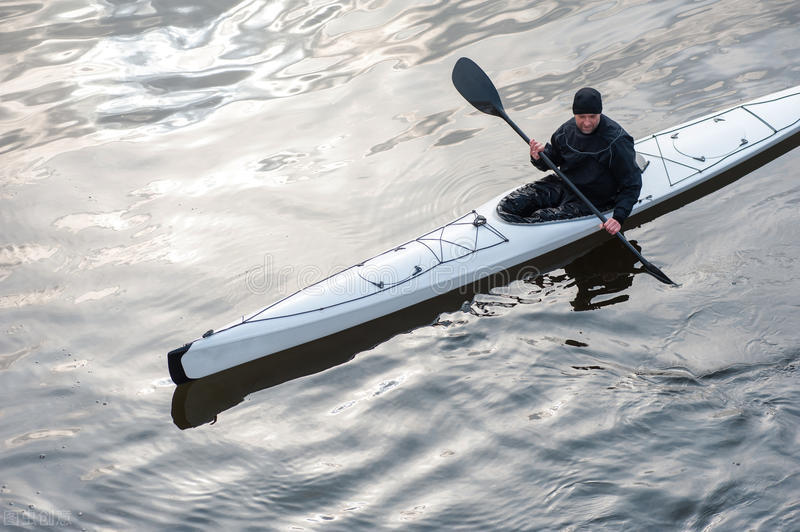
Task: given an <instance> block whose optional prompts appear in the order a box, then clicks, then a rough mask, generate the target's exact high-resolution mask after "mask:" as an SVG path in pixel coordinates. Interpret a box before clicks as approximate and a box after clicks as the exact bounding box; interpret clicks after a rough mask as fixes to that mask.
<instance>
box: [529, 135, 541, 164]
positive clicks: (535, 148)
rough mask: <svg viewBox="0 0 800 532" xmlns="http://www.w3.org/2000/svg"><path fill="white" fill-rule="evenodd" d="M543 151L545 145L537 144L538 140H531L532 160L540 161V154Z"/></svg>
mask: <svg viewBox="0 0 800 532" xmlns="http://www.w3.org/2000/svg"><path fill="white" fill-rule="evenodd" d="M542 151H544V144H542V143H541V142H537V141H536V139H531V158H532V159H533V160H535V161H538V160H539V153H540V152H542Z"/></svg>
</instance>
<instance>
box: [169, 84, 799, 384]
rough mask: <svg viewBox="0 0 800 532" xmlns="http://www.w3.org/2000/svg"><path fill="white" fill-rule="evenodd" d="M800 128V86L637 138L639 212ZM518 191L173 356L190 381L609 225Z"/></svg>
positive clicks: (175, 367)
mask: <svg viewBox="0 0 800 532" xmlns="http://www.w3.org/2000/svg"><path fill="white" fill-rule="evenodd" d="M798 133H800V86H798V87H794V88H791V89H787V90H784V91H781V92H777V93H774V94H770V95H768V96H764V97H762V98H758V99H756V100H753V101H751V102H749V103H746V104H742V105H737V106H736V107H733V108H730V109H727V110H725V111H721V112H717V113H714V114H710V115H707V116H704V117H702V118H699V119H696V120H692V121H690V122H687V123H685V124H682V125H680V126H677V127H674V128H671V129H668V130H664V131H662V132H660V133H656V134H654V135H651V136H649V137H646V138H643V139H641V140H638V141H636V143H635V147H636V152H637V154H638V156H637V160H638V161H639V163H640V166H641V167H643V168H644V171H643V173H642V191H641V194H640V197H639V201H638V203H637V204H636V205H635V206H634V208H633V211H632V213H631V216H634V215H636V214H638V213H642V212H644V211H646V210H647V209H651V208H652V207H654V206H655V205H658V204H660V203H662V202H665V201H666V200H668V199H670V198H672V197H674V196H676V195H678V194H681V193H684V192H686V191H687V190H689V189H691V188H693V187H696V186H697V185H700V184H701V183H705V182H708V181H709V180H710V179H712V178H714V177H717V176H720V175H721V174H722V173H724V172H726V171H727V170H730V169H732V168H734V167H736V166H739V165H741V164H742V163H743V162H745V161H747V160H749V159H751V158H752V157H754V156H755V155H757V154H759V153H761V152H763V151H764V150H766V149H768V148H770V147H771V146H774V145H775V144H778V143H780V142H781V141H783V140H786V139H788V138H789V137H792V136H793V135H795V134H798ZM509 192H510V191H506V192H504V193H503V194H500V195H498V196H497V197H495V198H492V199H491V200H489V201H487V202H486V203H484V204H483V205H481V206H480V207H478V208H477V209H475V210H474V211H472V212H469V213H467V214H465V215H464V216H462V217H460V218H458V219H456V220H454V221H452V222H450V223H448V224H447V225H444V226H442V227H439V228H437V229H435V230H433V231H431V232H429V233H426V234H424V235H422V236H420V237H419V238H416V239H414V240H411V241H409V242H406V243H404V244H402V245H400V246H396V247H393V248H391V249H389V250H387V251H385V252H384V253H382V254H380V255H378V256H376V257H373V258H371V259H368V260H365V261H364V262H361V263H359V264H356V265H354V266H352V267H350V268H348V269H346V270H343V271H341V272H339V273H337V274H335V275H332V276H331V277H328V278H327V279H324V280H322V281H320V282H317V283H315V284H313V285H311V286H308V287H306V288H304V289H302V290H300V291H298V292H295V293H294V294H292V295H290V296H288V297H286V298H284V299H281V300H280V301H277V302H275V303H273V304H271V305H269V306H267V307H264V308H263V309H261V310H259V311H258V312H256V313H254V314H252V315H250V316H248V317H245V318H243V319H242V320H240V321H237V322H235V323H232V324H230V325H227V326H226V327H224V328H222V329H220V330H217V331H214V332H212V331H209V332H208V333H206V334H205V335H203V337H202V338H199V339H197V340H194V341H193V342H191V343H188V344H186V345H184V346H183V347H181V348H179V349H175V350H174V351H171V352H170V353H169V354H168V355H167V359H168V366H169V372H170V376H171V377H172V380H173V381H174V382H175V383H177V384H180V383H182V382H187V381H190V380H193V379H199V378H202V377H205V376H208V375H211V374H214V373H217V372H220V371H223V370H226V369H229V368H232V367H235V366H238V365H240V364H243V363H245V362H249V361H251V360H255V359H258V358H261V357H263V356H267V355H270V354H274V353H277V352H280V351H283V350H286V349H289V348H291V347H295V346H298V345H301V344H304V343H307V342H310V341H312V340H316V339H319V338H323V337H326V336H328V335H331V334H334V333H337V332H339V331H343V330H345V329H348V328H351V327H354V326H357V325H360V324H363V323H365V322H368V321H370V320H374V319H376V318H380V317H382V316H385V315H387V314H390V313H393V312H396V311H398V310H401V309H404V308H406V307H409V306H412V305H414V304H417V303H420V302H422V301H426V300H428V299H431V298H434V297H436V296H439V295H442V294H444V293H447V292H449V291H452V290H455V289H458V288H460V287H463V286H466V285H470V284H471V283H475V282H477V281H479V280H481V279H483V278H485V277H488V276H490V275H493V274H496V273H498V272H501V271H503V270H506V269H508V268H512V267H514V266H516V265H519V264H521V263H523V262H526V261H529V260H531V259H533V258H536V257H539V256H541V255H544V254H546V253H548V252H551V251H554V250H556V249H558V248H562V247H564V246H566V245H568V244H570V243H572V242H575V241H577V240H579V239H582V238H584V237H586V236H588V235H590V234H592V233H594V232H597V231H600V230H601V229H599V226H598V220H597V219H596V218H595V217H593V216H591V217H589V216H587V217H582V218H576V219H570V220H563V221H556V222H548V223H538V224H514V223H509V222H506V221H505V220H503V219H502V218H500V217H499V216H498V214H497V211H496V207H497V203H498V202H499V201H500V199H502V198H503V197H505V196H506V195H507V194H508V193H509Z"/></svg>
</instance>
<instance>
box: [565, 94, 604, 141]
mask: <svg viewBox="0 0 800 532" xmlns="http://www.w3.org/2000/svg"><path fill="white" fill-rule="evenodd" d="M572 112H573V114H574V115H575V125H577V126H578V129H579V130H580V131H581V133H584V134H586V135H588V134H590V133H592V132H593V131H594V130H595V129H597V126H598V125H599V124H600V113H602V112H603V99H602V98H601V97H600V93H599V92H597V91H596V90H595V89H593V88H591V87H584V88H582V89H581V90H579V91H578V92H576V93H575V99H574V100H573V101H572Z"/></svg>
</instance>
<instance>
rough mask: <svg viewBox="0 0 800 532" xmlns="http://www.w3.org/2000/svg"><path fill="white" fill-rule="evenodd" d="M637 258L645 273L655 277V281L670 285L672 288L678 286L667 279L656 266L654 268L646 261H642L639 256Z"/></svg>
mask: <svg viewBox="0 0 800 532" xmlns="http://www.w3.org/2000/svg"><path fill="white" fill-rule="evenodd" d="M639 258H640V260H641V262H642V266H644V269H645V271H647V273H649V274H650V275H652V276H653V277H655V278H656V279H658V280H659V281H661V282H662V283H664V284H671V285H673V286H678V284H677V283H676V282H675V281H673V280H672V279H670V278H669V277H667V274H666V273H664V272H662V271H661V270H659V269H658V268H657V267H656V266H654V265H653V264H651V263H649V262H647V261H646V260H643V259H642V258H641V255H640V256H639Z"/></svg>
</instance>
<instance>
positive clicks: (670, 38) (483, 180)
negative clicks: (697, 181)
mask: <svg viewBox="0 0 800 532" xmlns="http://www.w3.org/2000/svg"><path fill="white" fill-rule="evenodd" d="M409 5H410V6H411V7H409ZM798 28H800V6H798V4H797V2H795V1H765V2H756V3H742V2H737V1H732V0H719V1H688V0H676V1H667V2H658V3H654V2H641V1H618V2H613V1H608V2H601V1H589V2H549V1H542V2H511V1H509V2H497V1H495V2H492V1H483V2H481V1H465V2H449V3H446V2H414V3H409V2H403V1H399V0H374V1H365V2H351V1H344V0H342V1H325V2H316V1H308V2H291V3H281V2H267V1H264V0H253V1H241V2H238V1H233V0H226V1H214V2H211V1H205V2H182V1H162V0H152V1H150V2H135V1H131V2H128V1H122V0H109V1H105V2H76V1H69V0H62V1H53V2H46V3H36V2H33V1H31V2H27V3H26V2H3V3H0V54H2V55H1V57H2V61H1V62H0V102H1V103H0V161H2V164H1V165H0V221H1V223H2V225H1V226H0V331H2V332H3V334H2V335H0V382H1V383H2V389H1V391H0V397H1V398H2V403H0V449H1V450H2V452H0V504H2V507H3V526H4V528H7V529H42V528H47V529H52V528H57V529H64V530H83V529H85V530H154V529H167V528H169V529H183V530H195V529H196V530H201V529H219V530H238V529H253V530H255V529H269V530H285V529H295V530H296V529H305V530H352V529H361V530H376V529H402V530H417V529H428V530H442V529H459V530H512V529H513V530H654V529H659V530H725V531H727V530H764V531H773V530H787V531H788V530H799V529H800V459H798V454H797V448H798V444H800V408H799V407H798V405H799V404H800V392H798V387H797V383H798V374H799V372H800V368H798V364H799V363H800V342H798V334H797V324H798V323H800V305H798V303H797V300H798V294H799V293H800V289H799V288H798V277H799V276H800V266H799V265H798V262H797V257H798V256H800V242H798V240H797V238H796V234H797V233H796V228H797V227H798V224H800V213H799V211H798V203H800V185H798V184H797V168H798V165H800V152H798V151H797V150H794V151H790V152H788V153H786V154H785V155H782V156H780V157H778V158H777V159H775V160H772V161H770V162H767V161H765V164H764V165H763V166H761V167H760V168H758V169H757V170H755V171H753V172H751V173H750V174H748V175H746V176H744V177H742V178H741V179H739V180H737V181H735V182H733V183H731V184H730V185H728V186H726V187H724V188H722V189H721V190H719V191H717V192H715V193H713V194H710V195H708V196H706V197H703V198H701V199H698V200H697V201H695V202H693V203H690V204H688V205H686V206H684V207H682V208H680V209H677V210H675V211H673V212H670V213H668V214H665V215H663V216H661V217H659V218H657V219H655V220H653V221H651V222H649V223H647V224H645V225H643V226H641V227H637V228H630V229H629V230H628V231H627V235H628V237H629V238H630V239H632V240H635V241H636V242H637V245H639V246H640V247H641V248H642V252H643V253H644V254H645V255H646V256H647V257H648V259H649V260H651V261H652V262H654V263H655V264H657V265H659V266H661V267H662V268H663V269H664V270H665V271H666V272H667V273H668V274H669V275H670V277H672V278H673V279H676V280H677V281H678V282H679V283H681V287H680V288H677V289H675V288H669V287H666V286H663V285H660V284H659V283H658V282H656V281H655V280H654V279H652V278H651V277H649V276H647V275H644V274H641V272H639V271H638V268H637V267H636V266H635V265H634V264H633V263H632V261H626V260H625V259H621V258H620V254H621V253H622V252H621V251H620V250H619V248H618V247H616V246H614V245H613V243H610V244H609V243H607V244H603V245H601V246H600V247H597V248H595V249H588V248H587V249H579V250H575V254H576V255H580V254H581V253H587V252H588V253H589V254H588V255H586V256H585V257H584V258H583V259H578V261H577V262H569V263H565V264H561V265H558V267H557V268H556V269H554V270H552V271H548V272H542V275H541V276H538V277H534V278H530V277H528V278H525V279H523V280H516V281H512V280H509V282H508V283H506V284H504V285H500V286H495V287H494V288H492V289H487V290H483V291H479V292H478V293H477V294H476V295H474V296H470V297H468V298H467V299H466V300H465V301H455V302H447V303H441V306H440V307H435V308H433V309H430V308H429V309H427V310H425V312H424V313H423V312H422V311H415V312H419V314H418V315H416V316H411V317H410V321H408V322H405V323H412V322H415V323H414V326H413V327H410V329H411V330H410V331H409V332H400V333H399V334H397V332H398V331H402V330H405V329H403V324H401V326H400V327H399V328H397V329H392V328H391V327H388V326H387V327H385V328H384V326H381V328H378V329H377V330H371V331H360V332H359V333H358V335H362V336H364V339H363V340H364V346H363V348H359V347H358V345H357V344H358V342H356V343H355V344H351V343H350V340H347V341H345V342H343V343H339V344H336V343H331V344H329V345H325V344H323V345H322V346H321V347H319V350H320V351H321V352H322V355H320V354H319V353H317V354H315V355H313V356H312V355H303V354H301V353H298V354H297V356H296V357H295V358H289V359H284V360H283V361H281V363H280V364H281V365H280V367H276V366H274V365H273V366H269V365H263V364H262V365H256V366H254V367H251V368H249V369H248V370H247V372H244V373H243V372H239V373H234V374H233V375H234V376H233V377H228V378H227V379H222V380H216V381H214V380H211V381H208V382H207V383H205V384H198V385H196V386H195V385H190V386H189V387H181V388H176V387H175V386H174V385H173V384H172V382H171V381H170V379H169V377H168V373H167V366H166V359H165V354H166V352H167V351H169V350H171V349H174V348H176V347H179V346H180V345H182V344H183V343H185V342H187V341H190V340H192V339H194V338H196V337H197V336H198V335H200V334H202V333H203V332H204V331H206V330H207V329H210V328H214V327H219V326H220V325H223V324H225V323H227V322H229V321H232V320H234V319H236V318H237V317H239V316H241V315H243V314H246V313H249V312H251V311H254V310H256V309H258V308H260V307H261V306H263V305H265V304H267V303H269V302H271V301H273V300H275V299H277V298H279V297H281V296H283V295H286V294H289V293H291V292H292V291H294V290H295V289H297V288H299V287H302V286H304V285H307V284H309V283H311V282H314V281H316V280H319V279H321V278H323V277H325V276H327V275H329V274H331V273H333V272H335V271H337V270H338V269H341V268H342V267H346V266H349V265H351V264H353V263H355V262H358V261H360V260H362V259H364V258H367V257H370V256H372V255H375V254H376V253H378V252H381V251H383V250H384V249H386V248H388V247H391V246H392V245H394V244H397V243H400V242H403V241H406V240H408V239H410V238H414V237H416V236H417V235H419V234H422V233H423V232H426V231H428V230H429V229H432V228H434V227H436V226H438V225H441V224H442V223H446V222H448V221H449V220H451V219H453V218H455V217H456V216H459V215H461V214H463V213H465V212H467V211H469V210H470V209H472V208H473V207H475V206H477V205H480V204H481V203H483V202H484V201H486V200H487V199H488V198H490V197H492V196H493V195H495V194H498V193H500V192H502V191H503V190H506V189H509V188H512V187H514V186H516V185H518V184H521V183H524V182H526V181H528V180H531V179H533V178H535V177H536V176H537V175H539V174H538V172H536V171H535V170H534V169H532V168H531V167H530V165H529V164H528V161H527V154H526V147H525V146H524V145H523V144H522V143H521V142H520V141H519V139H518V138H517V137H516V135H515V134H514V133H513V131H512V130H511V129H509V128H508V127H507V126H506V125H505V124H504V123H503V122H502V121H500V120H498V119H496V118H492V117H489V116H487V115H483V114H480V113H478V112H476V111H475V110H474V109H472V108H471V107H469V106H468V104H466V103H465V102H464V101H463V99H462V98H461V97H460V96H459V95H458V93H457V92H456V91H455V89H454V88H453V87H452V85H451V83H450V71H451V69H452V66H453V64H454V63H455V61H456V60H457V59H458V57H461V56H468V57H471V58H473V59H474V60H476V61H477V62H478V63H479V64H480V65H482V66H483V67H484V68H485V69H486V70H487V72H488V73H489V75H490V76H491V77H492V79H493V80H494V81H495V83H496V84H497V85H498V87H499V88H500V91H501V93H502V95H503V98H504V101H505V103H506V108H507V110H508V111H509V113H510V114H511V115H512V116H513V117H514V119H515V120H516V121H517V123H518V124H519V125H520V126H521V127H522V128H523V129H525V130H526V131H527V132H528V133H529V134H530V135H532V136H534V137H538V138H546V137H547V136H549V135H550V133H551V132H552V131H553V130H554V129H555V127H556V126H557V125H558V124H560V123H561V122H563V121H564V120H565V119H566V118H568V117H569V106H570V103H571V98H572V94H573V93H574V91H575V89H577V88H578V87H580V86H584V85H591V86H594V87H596V88H598V89H599V90H600V91H601V92H602V93H603V94H604V98H605V112H606V113H607V114H608V115H609V116H611V117H612V118H614V119H616V120H617V121H619V122H621V123H622V124H623V125H624V126H625V127H626V129H627V130H628V131H629V132H630V133H631V134H632V135H633V136H634V137H636V138H640V137H642V136H644V135H646V134H648V133H651V132H654V131H657V130H660V129H664V128H666V127H668V126H671V125H675V124H678V123H681V122H684V121H686V120H689V119H691V118H693V117H696V116H699V115H701V114H705V113H707V112H711V111H713V110H717V109H721V108H724V107H727V106H731V105H735V104H737V103H740V102H742V101H745V100H747V99H750V98H754V97H757V96H761V95H763V94H767V93H770V92H773V91H777V90H781V89H784V88H787V87H790V86H794V85H797V84H799V83H800V64H798V62H797V58H798V57H800V30H798ZM429 312H430V313H432V314H431V315H430V316H429V315H428V314H426V313H429ZM416 322H419V323H416ZM351 340H352V339H351ZM374 343H377V344H378V345H377V346H376V347H375V348H373V349H368V347H370V346H371V345H372V344H374ZM345 344H347V345H345ZM304 357H306V358H304Z"/></svg>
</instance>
